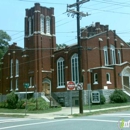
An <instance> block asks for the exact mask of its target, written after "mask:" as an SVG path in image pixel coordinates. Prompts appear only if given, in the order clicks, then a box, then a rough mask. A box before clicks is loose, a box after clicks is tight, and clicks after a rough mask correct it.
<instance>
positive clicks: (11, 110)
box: [0, 108, 62, 114]
mask: <svg viewBox="0 0 130 130" xmlns="http://www.w3.org/2000/svg"><path fill="white" fill-rule="evenodd" d="M61 109H62V108H49V109H48V110H34V111H27V113H36V114H38V113H49V112H56V111H60V110H61ZM2 113H25V109H7V108H0V114H2Z"/></svg>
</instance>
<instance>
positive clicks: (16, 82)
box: [15, 79, 19, 90]
mask: <svg viewBox="0 0 130 130" xmlns="http://www.w3.org/2000/svg"><path fill="white" fill-rule="evenodd" d="M15 85H16V88H15V90H19V89H18V79H16V81H15Z"/></svg>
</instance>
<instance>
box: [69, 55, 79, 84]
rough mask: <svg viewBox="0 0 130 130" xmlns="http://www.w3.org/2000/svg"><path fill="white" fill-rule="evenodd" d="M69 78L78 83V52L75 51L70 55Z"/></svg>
mask: <svg viewBox="0 0 130 130" xmlns="http://www.w3.org/2000/svg"><path fill="white" fill-rule="evenodd" d="M75 60H77V63H76V62H75ZM73 61H74V63H72V62H73ZM73 64H74V66H73ZM76 68H77V69H76ZM71 79H72V81H73V82H75V83H79V66H78V54H77V53H75V54H74V55H72V57H71ZM76 80H77V81H76Z"/></svg>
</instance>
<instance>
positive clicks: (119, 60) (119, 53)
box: [118, 50, 122, 64]
mask: <svg viewBox="0 0 130 130" xmlns="http://www.w3.org/2000/svg"><path fill="white" fill-rule="evenodd" d="M121 62H122V61H121V52H120V50H118V63H119V64H121Z"/></svg>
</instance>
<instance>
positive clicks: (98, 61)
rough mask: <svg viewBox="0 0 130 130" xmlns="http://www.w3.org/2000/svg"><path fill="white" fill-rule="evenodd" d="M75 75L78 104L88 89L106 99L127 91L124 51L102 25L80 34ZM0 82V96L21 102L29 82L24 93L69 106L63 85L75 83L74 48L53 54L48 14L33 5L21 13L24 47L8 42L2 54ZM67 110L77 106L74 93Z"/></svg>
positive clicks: (129, 70) (128, 67)
mask: <svg viewBox="0 0 130 130" xmlns="http://www.w3.org/2000/svg"><path fill="white" fill-rule="evenodd" d="M81 32H82V33H81V47H80V48H81V57H80V58H81V75H82V80H83V97H84V98H83V99H84V104H86V103H87V100H88V88H89V89H90V87H91V90H98V91H100V92H101V93H102V94H104V96H105V97H106V99H107V100H108V98H109V95H110V94H111V93H112V92H113V91H114V89H123V90H125V91H127V92H128V91H129V84H130V63H129V62H130V58H129V55H130V50H129V49H130V48H129V46H128V45H127V44H126V43H125V42H124V41H123V40H122V39H121V38H120V37H119V36H117V35H116V34H115V31H112V30H109V27H108V25H106V26H104V25H100V23H99V22H97V23H96V24H95V26H89V27H85V28H82V29H81ZM1 66H2V75H1V78H0V93H2V94H3V95H6V94H7V93H9V92H10V91H12V90H15V92H16V93H17V94H18V95H19V96H20V97H21V96H24V94H25V88H24V86H23V83H29V84H30V88H29V89H28V93H30V94H35V93H36V91H37V92H38V93H39V96H41V95H47V96H48V95H49V96H52V97H53V98H55V99H56V100H57V101H59V102H62V104H64V105H65V106H69V105H70V91H67V87H66V86H67V81H75V83H78V82H79V69H78V45H77V44H75V45H72V46H67V47H65V48H62V49H60V50H57V49H56V37H55V17H54V9H53V8H46V7H41V6H40V4H38V3H36V4H35V6H34V7H33V8H31V9H26V17H25V43H24V48H21V47H18V46H17V44H16V43H13V44H12V45H11V46H10V47H9V50H8V51H7V52H6V54H5V55H4V57H3V59H2V62H1ZM72 100H73V105H78V91H73V98H72Z"/></svg>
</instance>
